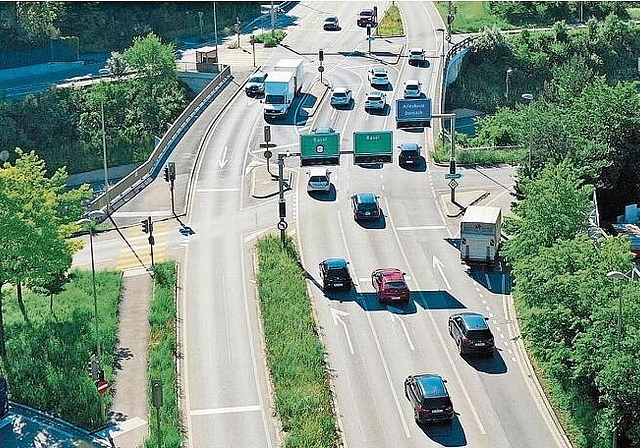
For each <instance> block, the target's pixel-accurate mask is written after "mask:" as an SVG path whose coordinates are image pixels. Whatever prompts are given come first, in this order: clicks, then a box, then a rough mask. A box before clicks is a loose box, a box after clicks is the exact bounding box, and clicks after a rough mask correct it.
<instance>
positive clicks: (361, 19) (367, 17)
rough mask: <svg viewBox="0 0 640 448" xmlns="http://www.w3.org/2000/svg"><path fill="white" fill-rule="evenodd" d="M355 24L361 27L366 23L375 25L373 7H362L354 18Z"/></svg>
mask: <svg viewBox="0 0 640 448" xmlns="http://www.w3.org/2000/svg"><path fill="white" fill-rule="evenodd" d="M356 24H357V25H358V26H361V27H365V26H367V25H371V26H375V24H376V18H375V16H374V15H373V9H363V10H362V11H360V14H358V18H357V19H356Z"/></svg>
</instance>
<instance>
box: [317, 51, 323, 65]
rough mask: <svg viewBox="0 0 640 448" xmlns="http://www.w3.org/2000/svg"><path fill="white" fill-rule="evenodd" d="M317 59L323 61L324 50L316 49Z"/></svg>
mask: <svg viewBox="0 0 640 448" xmlns="http://www.w3.org/2000/svg"><path fill="white" fill-rule="evenodd" d="M318 59H320V62H322V61H324V51H323V50H322V49H320V50H318Z"/></svg>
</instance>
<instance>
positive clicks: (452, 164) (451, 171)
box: [449, 159, 456, 174]
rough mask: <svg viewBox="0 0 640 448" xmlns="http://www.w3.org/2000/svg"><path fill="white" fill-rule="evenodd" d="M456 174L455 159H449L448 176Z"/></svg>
mask: <svg viewBox="0 0 640 448" xmlns="http://www.w3.org/2000/svg"><path fill="white" fill-rule="evenodd" d="M455 173H456V159H449V174H455Z"/></svg>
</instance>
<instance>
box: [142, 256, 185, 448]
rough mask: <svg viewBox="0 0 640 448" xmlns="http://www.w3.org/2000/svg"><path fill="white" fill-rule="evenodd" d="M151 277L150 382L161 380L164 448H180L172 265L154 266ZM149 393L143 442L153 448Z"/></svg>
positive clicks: (155, 440) (154, 437) (153, 414)
mask: <svg viewBox="0 0 640 448" xmlns="http://www.w3.org/2000/svg"><path fill="white" fill-rule="evenodd" d="M154 272H155V276H154V289H153V299H152V301H151V306H150V309H149V324H150V326H151V333H150V337H149V382H151V380H152V379H159V380H162V396H163V402H162V407H161V408H160V431H161V433H162V446H163V447H164V448H179V447H180V446H182V434H181V433H180V411H179V408H178V396H177V391H178V382H177V371H176V359H177V348H178V342H177V339H176V338H177V336H176V316H177V314H176V298H175V294H174V291H175V286H176V274H175V264H174V263H173V262H168V263H161V264H158V265H156V268H155V271H154ZM148 390H149V413H150V414H149V422H150V427H151V437H150V438H149V439H147V440H145V447H146V448H156V447H157V446H160V445H159V444H158V438H157V437H158V433H157V431H156V424H155V422H156V409H155V408H154V407H153V396H152V392H151V388H149V389H148Z"/></svg>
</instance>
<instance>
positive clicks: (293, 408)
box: [256, 235, 339, 448]
mask: <svg viewBox="0 0 640 448" xmlns="http://www.w3.org/2000/svg"><path fill="white" fill-rule="evenodd" d="M256 248H257V253H258V294H259V299H260V310H261V313H262V320H263V326H264V333H265V335H264V336H265V341H266V347H267V348H266V350H267V364H268V366H269V369H270V372H271V376H272V379H273V384H274V393H275V404H276V409H277V411H278V414H279V415H280V418H281V419H282V424H283V429H284V431H285V434H286V436H285V439H284V447H285V448H330V447H336V446H338V443H339V438H338V434H337V430H336V419H335V415H334V413H333V405H332V401H331V391H330V385H329V374H328V372H327V368H326V365H325V360H324V358H325V352H324V346H323V345H322V342H321V341H320V339H319V338H318V334H317V329H316V323H315V320H314V317H313V313H312V310H311V303H310V300H309V296H308V294H307V290H306V286H305V280H304V276H303V271H302V269H301V267H300V264H299V262H298V255H297V252H296V249H295V246H294V244H293V242H292V240H291V239H290V238H287V240H286V245H285V248H283V247H282V244H281V242H280V239H279V238H278V237H277V236H274V235H268V236H266V237H263V238H261V239H259V240H258V243H257V246H256Z"/></svg>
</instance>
